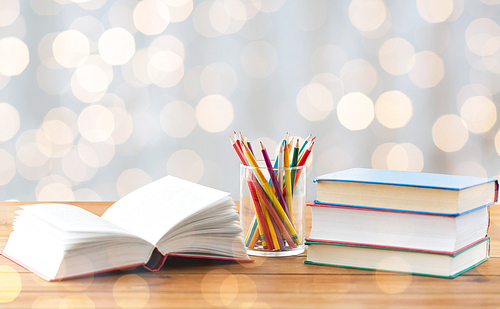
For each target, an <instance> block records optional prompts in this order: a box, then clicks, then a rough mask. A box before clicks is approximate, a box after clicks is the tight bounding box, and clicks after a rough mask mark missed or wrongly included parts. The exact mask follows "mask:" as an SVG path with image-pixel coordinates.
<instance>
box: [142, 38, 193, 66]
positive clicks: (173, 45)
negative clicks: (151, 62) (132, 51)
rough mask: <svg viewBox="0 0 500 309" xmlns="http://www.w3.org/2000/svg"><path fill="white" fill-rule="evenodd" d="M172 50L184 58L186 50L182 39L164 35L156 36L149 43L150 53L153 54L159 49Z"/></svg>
mask: <svg viewBox="0 0 500 309" xmlns="http://www.w3.org/2000/svg"><path fill="white" fill-rule="evenodd" d="M167 50H169V51H172V52H174V53H175V54H177V55H178V56H179V57H181V58H182V60H184V58H185V50H184V44H182V42H181V40H179V39H178V38H176V37H175V36H173V35H162V36H158V37H156V38H155V39H154V40H153V42H151V44H150V45H149V48H148V55H149V56H153V55H154V54H155V53H157V52H158V51H167Z"/></svg>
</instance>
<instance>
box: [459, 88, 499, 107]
mask: <svg viewBox="0 0 500 309" xmlns="http://www.w3.org/2000/svg"><path fill="white" fill-rule="evenodd" d="M475 96H483V97H486V98H487V99H489V100H493V96H492V94H491V91H490V90H489V89H488V88H486V87H485V86H484V85H481V84H469V85H465V86H464V87H463V88H462V89H460V91H459V92H458V94H457V107H458V109H459V110H460V109H461V108H462V106H463V105H464V103H465V101H467V100H468V99H470V98H472V97H475Z"/></svg>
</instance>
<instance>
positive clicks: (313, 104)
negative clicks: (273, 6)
mask: <svg viewBox="0 0 500 309" xmlns="http://www.w3.org/2000/svg"><path fill="white" fill-rule="evenodd" d="M296 103H297V109H298V111H299V113H300V115H301V116H302V117H304V118H306V119H307V120H310V121H319V120H323V119H324V118H326V116H328V115H329V114H330V112H331V111H332V110H333V108H334V107H335V106H334V103H333V97H332V93H331V92H330V90H328V89H327V88H326V87H325V86H323V85H320V84H309V85H307V86H304V87H303V88H302V89H301V90H300V92H299V93H298V94H297V99H296Z"/></svg>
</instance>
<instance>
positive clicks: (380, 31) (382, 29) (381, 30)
mask: <svg viewBox="0 0 500 309" xmlns="http://www.w3.org/2000/svg"><path fill="white" fill-rule="evenodd" d="M391 29H393V27H392V22H391V14H390V11H389V10H388V9H387V8H386V9H385V19H384V21H383V22H382V24H381V25H380V26H379V27H378V28H377V29H375V30H371V31H360V32H361V34H362V35H363V36H364V37H365V38H367V39H370V40H376V39H380V38H382V37H383V36H384V35H386V34H387V32H388V31H389V30H391ZM367 42H368V41H364V42H363V44H366V43H367ZM373 43H375V42H373ZM365 48H366V47H365ZM377 52H378V48H377V51H375V53H374V54H376V53H377Z"/></svg>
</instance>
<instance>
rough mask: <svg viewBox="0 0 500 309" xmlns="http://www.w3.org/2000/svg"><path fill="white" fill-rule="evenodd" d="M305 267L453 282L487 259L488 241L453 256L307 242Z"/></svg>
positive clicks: (487, 239)
mask: <svg viewBox="0 0 500 309" xmlns="http://www.w3.org/2000/svg"><path fill="white" fill-rule="evenodd" d="M306 245H308V248H307V260H306V261H305V262H304V263H306V264H318V265H327V266H340V267H347V268H358V269H368V270H382V271H393V272H404V273H412V274H417V275H427V276H436V277H445V278H454V277H456V276H458V275H460V274H462V273H463V272H466V271H467V270H470V269H471V268H473V267H475V266H477V265H479V264H481V263H482V262H484V261H486V260H487V259H488V258H489V250H490V239H489V237H488V238H485V239H484V240H482V241H480V242H478V243H475V244H472V245H470V246H468V247H466V248H464V249H462V250H461V251H459V252H456V253H453V254H442V253H436V252H422V251H414V250H403V249H390V248H384V247H376V246H361V245H348V244H343V243H333V242H330V243H324V242H311V241H307V242H306Z"/></svg>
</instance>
